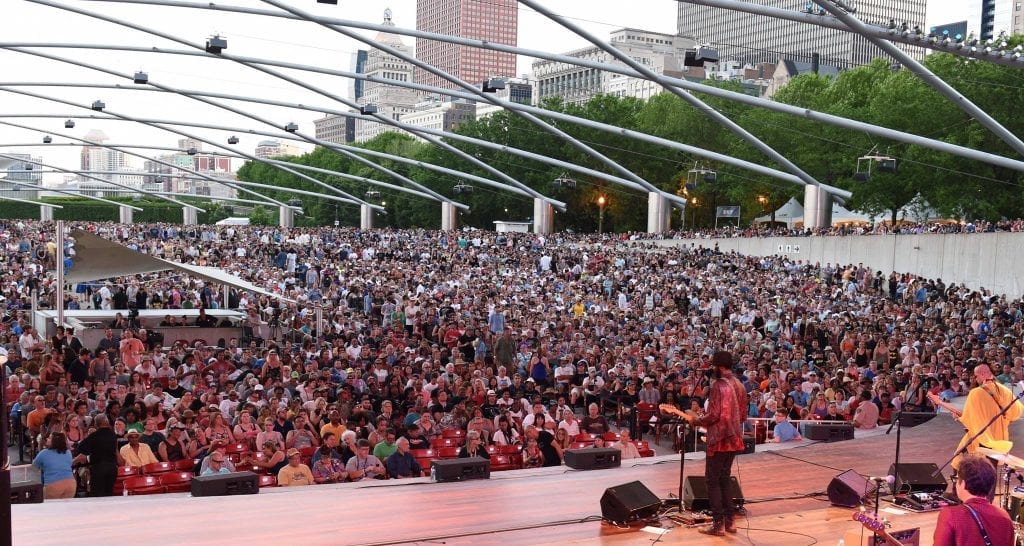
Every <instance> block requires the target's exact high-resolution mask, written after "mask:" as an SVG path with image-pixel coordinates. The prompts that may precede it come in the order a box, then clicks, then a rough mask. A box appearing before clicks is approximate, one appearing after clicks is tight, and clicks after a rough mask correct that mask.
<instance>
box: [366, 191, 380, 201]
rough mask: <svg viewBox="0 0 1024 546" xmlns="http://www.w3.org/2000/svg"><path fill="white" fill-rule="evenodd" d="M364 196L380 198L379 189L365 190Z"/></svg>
mask: <svg viewBox="0 0 1024 546" xmlns="http://www.w3.org/2000/svg"><path fill="white" fill-rule="evenodd" d="M366 198H367V199H379V198H380V192H379V191H375V190H370V191H368V192H366Z"/></svg>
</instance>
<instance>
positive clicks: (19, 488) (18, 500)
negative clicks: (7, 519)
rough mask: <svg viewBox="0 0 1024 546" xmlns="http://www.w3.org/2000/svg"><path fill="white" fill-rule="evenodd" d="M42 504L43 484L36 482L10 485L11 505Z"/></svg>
mask: <svg viewBox="0 0 1024 546" xmlns="http://www.w3.org/2000/svg"><path fill="white" fill-rule="evenodd" d="M40 502H43V484H42V482H40V481H38V480H32V481H27V482H13V483H11V504H34V503H40Z"/></svg>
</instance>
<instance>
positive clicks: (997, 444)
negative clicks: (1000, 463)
mask: <svg viewBox="0 0 1024 546" xmlns="http://www.w3.org/2000/svg"><path fill="white" fill-rule="evenodd" d="M1012 448H1013V442H1011V441H1009V440H990V441H989V442H987V445H980V446H978V452H979V453H984V454H986V455H987V454H989V453H1009V452H1010V449H1012Z"/></svg>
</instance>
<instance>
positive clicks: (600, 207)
mask: <svg viewBox="0 0 1024 546" xmlns="http://www.w3.org/2000/svg"><path fill="white" fill-rule="evenodd" d="M607 201H608V200H607V199H605V197H604V196H603V195H602V196H600V197H598V198H597V234H598V235H601V233H602V232H603V231H604V205H605V203H606V202H607Z"/></svg>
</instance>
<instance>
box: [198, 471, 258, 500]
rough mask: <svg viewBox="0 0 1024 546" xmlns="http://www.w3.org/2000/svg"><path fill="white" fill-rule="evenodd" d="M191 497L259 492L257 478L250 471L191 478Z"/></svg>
mask: <svg viewBox="0 0 1024 546" xmlns="http://www.w3.org/2000/svg"><path fill="white" fill-rule="evenodd" d="M191 483H192V496H193V497H223V496H225V495H254V494H256V493H259V492H260V484H259V479H258V478H257V477H256V474H253V473H252V472H230V473H227V474H210V475H209V476H196V477H194V478H192V482H191Z"/></svg>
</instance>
